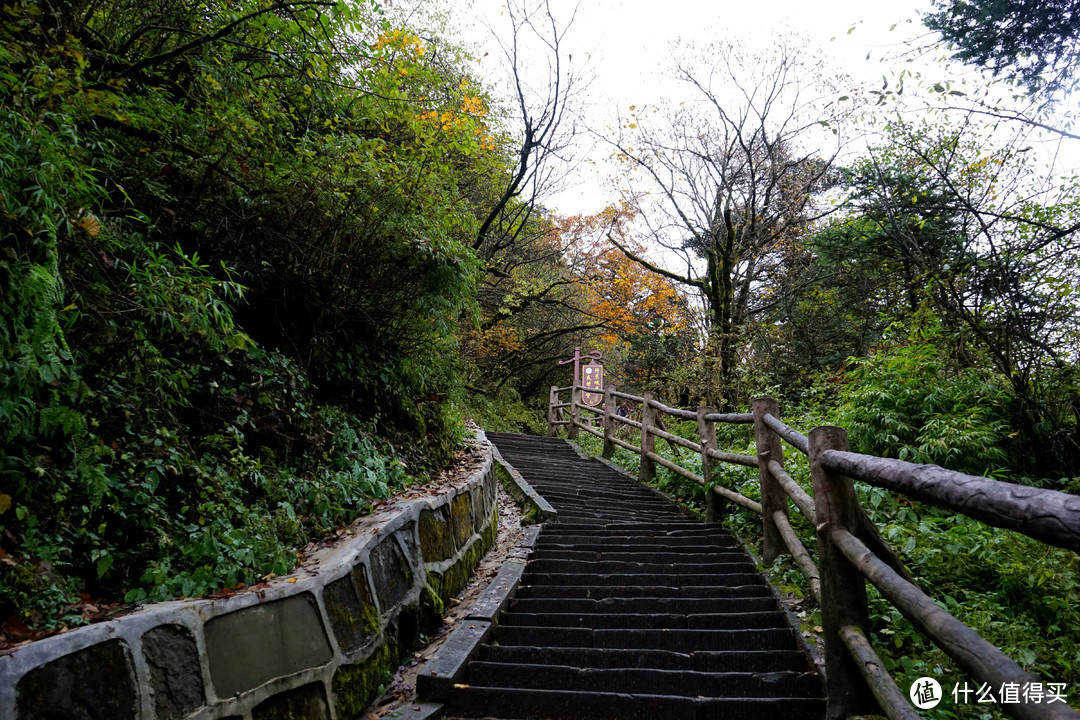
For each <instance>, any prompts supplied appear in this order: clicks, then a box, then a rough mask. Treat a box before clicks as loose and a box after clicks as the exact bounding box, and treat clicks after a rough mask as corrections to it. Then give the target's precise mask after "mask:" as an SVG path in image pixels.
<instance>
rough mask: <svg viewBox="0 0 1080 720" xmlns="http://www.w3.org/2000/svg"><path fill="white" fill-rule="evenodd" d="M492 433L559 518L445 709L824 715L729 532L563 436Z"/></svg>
mask: <svg viewBox="0 0 1080 720" xmlns="http://www.w3.org/2000/svg"><path fill="white" fill-rule="evenodd" d="M488 438H489V439H491V440H492V441H493V442H494V443H495V445H496V447H498V449H499V451H500V453H501V454H502V455H503V457H504V458H505V459H506V460H507V462H509V463H510V464H512V465H513V466H514V467H515V468H517V470H518V471H519V472H520V473H521V474H522V476H524V478H525V479H526V480H527V481H528V482H529V483H530V484H531V485H532V486H533V488H535V489H536V490H537V491H538V492H539V493H540V494H541V495H543V496H544V498H545V499H547V500H548V502H550V503H551V505H552V506H554V508H555V509H556V510H557V511H558V513H559V522H558V523H557V524H549V525H547V526H545V527H544V529H543V530H542V531H541V534H540V537H539V538H538V540H537V543H536V549H535V551H534V553H533V554H532V556H531V558H530V560H529V564H528V567H527V569H526V573H525V576H524V577H523V579H522V584H521V586H520V587H519V588H518V592H517V594H516V598H515V600H514V601H513V603H512V604H511V606H510V608H509V610H508V611H507V612H506V613H505V614H504V615H503V616H502V617H501V618H500V620H499V625H498V627H497V628H496V629H495V632H494V638H493V641H492V642H490V643H489V644H487V645H484V646H483V647H481V649H480V652H479V653H478V655H477V657H476V659H474V660H473V661H472V662H471V663H470V664H469V667H468V674H467V678H466V682H465V683H462V684H460V685H458V686H456V687H455V689H454V691H453V693H452V694H451V696H450V700H449V702H448V703H447V705H446V708H445V711H446V715H448V716H453V717H499V718H552V719H556V718H557V719H566V720H570V719H573V720H579V719H585V718H634V719H637V718H640V719H641V720H665V719H668V718H670V719H671V720H675V719H676V718H677V719H678V720H696V719H699V718H700V719H704V718H765V719H768V718H783V719H784V720H801V719H802V718H808V719H809V718H813V719H814V720H819V719H820V718H822V717H823V716H824V712H825V702H824V700H823V699H822V690H821V680H820V677H819V676H818V675H817V674H816V673H815V672H813V668H812V666H811V664H810V662H809V660H808V658H807V657H806V656H805V655H804V654H803V653H802V652H801V651H800V650H799V649H798V644H797V642H796V638H795V630H794V629H792V628H791V627H790V626H789V625H788V623H787V619H786V616H785V614H784V613H783V612H782V611H781V610H780V608H779V607H778V606H777V603H776V601H775V600H774V599H773V597H772V596H771V594H770V592H769V589H768V587H767V585H766V584H765V581H764V579H763V578H762V577H761V575H760V574H759V573H758V572H757V571H756V569H755V567H754V565H753V563H752V562H751V561H750V560H749V558H747V556H746V555H745V554H744V553H743V551H742V550H741V549H740V548H739V547H738V545H737V543H736V542H735V540H734V538H733V537H732V536H731V535H729V534H728V533H727V532H725V531H724V530H723V529H722V528H721V527H719V526H717V525H707V524H705V523H703V522H700V521H698V520H695V519H693V518H692V517H690V516H688V515H685V514H682V513H681V512H680V511H679V510H678V509H677V508H676V507H674V506H673V505H672V504H670V503H669V502H667V501H666V500H664V499H662V498H660V497H659V496H658V495H656V494H655V493H653V492H651V491H649V490H648V489H647V488H644V487H641V486H640V485H638V484H637V483H635V482H633V481H631V480H629V479H628V478H627V477H626V476H624V475H622V474H621V473H618V472H616V471H615V470H612V469H611V468H608V467H607V466H605V465H603V464H602V463H599V462H597V461H594V460H584V459H582V458H581V457H580V456H578V454H577V453H576V452H574V450H573V449H572V448H571V447H570V446H569V445H568V444H567V443H565V442H564V441H562V440H556V439H552V438H543V437H536V436H525V435H507V434H500V433H488Z"/></svg>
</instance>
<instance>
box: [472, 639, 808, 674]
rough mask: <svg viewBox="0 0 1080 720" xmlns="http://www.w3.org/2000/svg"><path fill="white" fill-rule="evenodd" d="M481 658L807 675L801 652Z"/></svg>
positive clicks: (529, 653) (525, 652)
mask: <svg viewBox="0 0 1080 720" xmlns="http://www.w3.org/2000/svg"><path fill="white" fill-rule="evenodd" d="M478 659H480V660H482V661H485V662H500V663H515V664H524V665H541V664H547V665H577V666H579V667H590V668H657V669H660V670H697V671H699V672H710V673H728V672H779V671H783V670H787V671H792V672H806V671H807V669H808V663H807V660H806V656H804V655H803V654H802V653H801V652H799V651H798V650H733V651H729V652H715V651H697V652H689V653H681V652H674V651H672V650H650V649H611V648H575V647H570V648H565V647H534V646H529V645H518V646H514V645H483V646H481V648H480V651H479V654H478Z"/></svg>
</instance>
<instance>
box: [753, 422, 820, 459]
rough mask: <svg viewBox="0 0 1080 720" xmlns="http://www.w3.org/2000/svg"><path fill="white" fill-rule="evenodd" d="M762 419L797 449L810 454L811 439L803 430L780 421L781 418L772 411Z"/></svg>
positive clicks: (804, 453)
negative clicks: (800, 430)
mask: <svg viewBox="0 0 1080 720" xmlns="http://www.w3.org/2000/svg"><path fill="white" fill-rule="evenodd" d="M762 420H763V421H764V422H765V424H766V425H768V426H769V427H770V428H771V429H772V430H773V432H775V433H776V434H777V435H779V436H780V437H782V438H784V439H785V440H787V441H788V442H789V443H791V444H792V445H793V446H794V447H795V448H796V449H797V450H799V451H800V452H802V454H803V455H808V454H809V453H810V441H809V440H808V439H807V437H806V436H805V435H803V434H802V433H801V432H799V431H798V430H796V429H795V428H793V427H791V426H790V425H785V424H784V423H782V422H780V420H779V419H778V418H777V417H776V416H774V415H773V414H772V413H766V414H765V416H764V417H763V418H762Z"/></svg>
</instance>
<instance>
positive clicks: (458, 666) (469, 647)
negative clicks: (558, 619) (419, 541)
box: [403, 488, 540, 720]
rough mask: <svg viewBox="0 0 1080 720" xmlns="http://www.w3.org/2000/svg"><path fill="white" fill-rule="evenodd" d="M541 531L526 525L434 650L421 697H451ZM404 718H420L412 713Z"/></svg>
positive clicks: (419, 692) (423, 675)
mask: <svg viewBox="0 0 1080 720" xmlns="http://www.w3.org/2000/svg"><path fill="white" fill-rule="evenodd" d="M530 489H531V488H530ZM539 535H540V527H539V526H535V525H534V526H533V527H529V528H524V532H523V533H522V536H521V538H520V539H519V540H518V542H517V543H515V545H514V547H513V548H512V549H511V550H510V553H509V558H508V559H507V560H506V562H504V563H503V566H502V567H501V568H500V569H499V572H498V574H497V575H496V576H495V577H494V578H492V580H491V582H490V583H489V584H488V587H487V589H485V590H484V592H483V593H482V594H481V595H480V597H479V598H478V599H477V601H476V603H475V604H474V605H473V608H472V609H471V610H470V611H469V614H468V615H466V616H465V619H464V620H462V624H461V625H459V626H458V628H457V629H456V630H454V632H453V633H451V635H450V637H449V638H447V639H446V642H445V643H443V644H442V645H441V646H440V647H439V649H438V650H436V651H435V655H434V656H433V657H432V658H431V660H429V661H428V662H427V664H426V665H425V666H424V670H423V672H421V673H420V675H419V676H418V677H417V678H416V693H417V697H418V698H420V699H421V700H423V701H424V702H434V703H439V705H437V707H439V708H441V707H442V705H441V703H443V702H445V701H446V700H447V699H449V697H450V692H451V691H452V690H453V688H454V685H455V684H458V683H460V682H462V681H463V680H464V679H465V671H466V669H467V666H468V664H469V661H470V660H472V659H473V657H475V655H476V652H477V650H478V649H479V648H480V645H482V644H483V643H484V642H486V641H487V639H488V637H489V636H490V634H491V631H492V629H493V628H494V627H495V626H496V625H497V624H498V619H499V615H500V614H501V613H502V611H503V610H505V609H506V606H507V605H508V604H509V603H510V600H512V599H513V597H514V594H515V593H516V592H517V586H518V583H520V582H521V577H522V575H524V573H525V565H526V560H525V558H526V557H527V556H528V554H529V553H531V552H532V549H533V548H534V547H535V546H536V539H537V537H539ZM425 717H426V716H425ZM403 720H421V719H420V718H412V717H409V718H404V719H403Z"/></svg>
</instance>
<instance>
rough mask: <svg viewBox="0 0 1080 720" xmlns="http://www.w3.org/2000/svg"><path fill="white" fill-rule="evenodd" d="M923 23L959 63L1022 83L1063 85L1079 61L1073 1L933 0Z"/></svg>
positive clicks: (1039, 87) (1041, 87)
mask: <svg viewBox="0 0 1080 720" xmlns="http://www.w3.org/2000/svg"><path fill="white" fill-rule="evenodd" d="M934 6H935V8H936V12H933V13H930V14H928V15H927V16H926V17H925V18H924V20H923V22H924V23H925V24H926V26H927V27H928V28H930V29H931V30H935V31H937V32H940V33H941V36H942V38H943V39H944V40H945V42H947V43H949V44H950V45H952V46H954V47H955V48H956V50H955V52H954V54H953V57H955V58H957V59H958V60H960V61H961V62H965V63H970V64H974V65H978V66H981V67H986V68H989V69H990V71H991V72H993V74H994V75H1002V76H1004V77H1006V78H1008V79H1009V80H1012V81H1014V82H1017V83H1019V84H1021V85H1025V86H1027V88H1028V90H1029V91H1030V92H1032V93H1034V92H1036V91H1044V92H1047V93H1052V92H1054V91H1057V90H1061V89H1064V88H1067V87H1068V86H1069V83H1070V81H1071V80H1072V77H1073V72H1074V68H1075V67H1076V64H1077V62H1080V2H1077V0H935V3H934Z"/></svg>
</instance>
